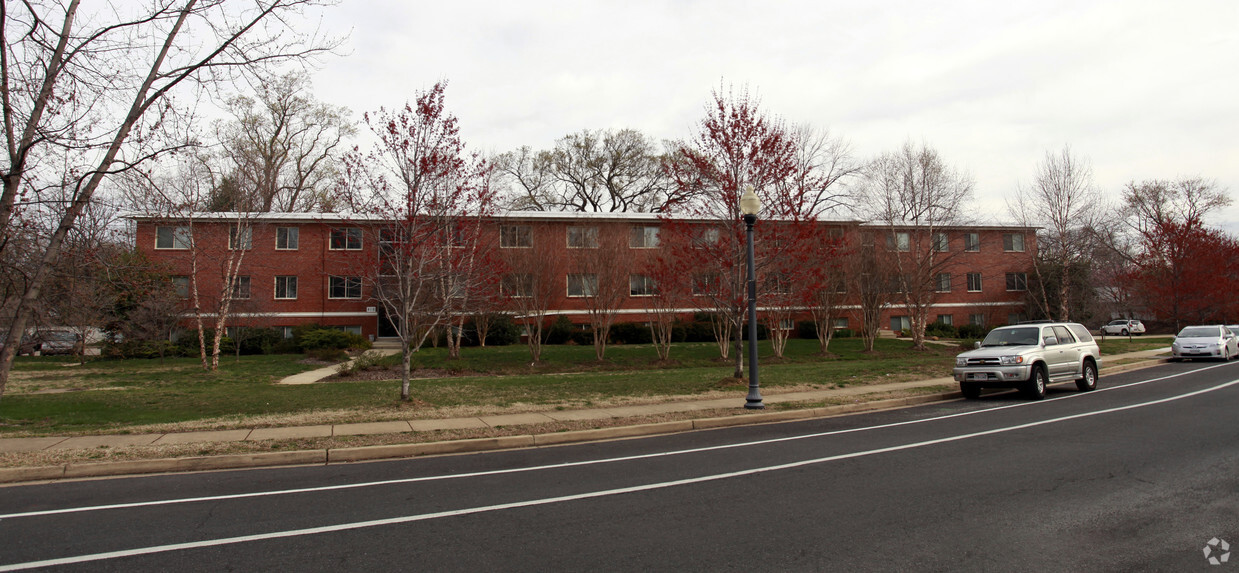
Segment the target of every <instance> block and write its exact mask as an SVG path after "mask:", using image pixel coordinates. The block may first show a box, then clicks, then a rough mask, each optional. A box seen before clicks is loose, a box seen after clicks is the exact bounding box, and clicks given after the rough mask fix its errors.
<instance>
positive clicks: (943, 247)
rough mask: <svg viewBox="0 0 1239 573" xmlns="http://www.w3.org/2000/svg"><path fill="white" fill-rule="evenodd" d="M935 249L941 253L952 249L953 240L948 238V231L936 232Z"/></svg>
mask: <svg viewBox="0 0 1239 573" xmlns="http://www.w3.org/2000/svg"><path fill="white" fill-rule="evenodd" d="M934 250H935V251H938V252H939V253H945V252H947V251H949V250H951V241H950V239H948V238H947V236H946V233H934Z"/></svg>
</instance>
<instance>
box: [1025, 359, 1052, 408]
mask: <svg viewBox="0 0 1239 573" xmlns="http://www.w3.org/2000/svg"><path fill="white" fill-rule="evenodd" d="M1047 383H1049V375H1048V374H1046V372H1045V365H1043V364H1038V365H1036V366H1033V369H1032V374H1031V375H1030V376H1029V377H1028V381H1027V382H1025V383H1024V394H1025V395H1027V396H1028V397H1029V398H1032V399H1033V400H1040V399H1042V398H1045V385H1046V384H1047Z"/></svg>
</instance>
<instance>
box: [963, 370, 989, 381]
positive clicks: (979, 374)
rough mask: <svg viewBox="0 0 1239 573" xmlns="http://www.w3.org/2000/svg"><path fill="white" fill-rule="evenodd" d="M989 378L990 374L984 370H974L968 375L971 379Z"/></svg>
mask: <svg viewBox="0 0 1239 573" xmlns="http://www.w3.org/2000/svg"><path fill="white" fill-rule="evenodd" d="M988 378H989V374H985V373H984V372H973V373H971V374H969V375H968V379H969V380H986V379H988Z"/></svg>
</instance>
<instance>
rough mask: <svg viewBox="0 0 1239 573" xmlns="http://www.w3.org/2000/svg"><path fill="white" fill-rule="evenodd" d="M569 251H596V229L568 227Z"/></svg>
mask: <svg viewBox="0 0 1239 573" xmlns="http://www.w3.org/2000/svg"><path fill="white" fill-rule="evenodd" d="M568 248H569V249H597V248H598V227H568Z"/></svg>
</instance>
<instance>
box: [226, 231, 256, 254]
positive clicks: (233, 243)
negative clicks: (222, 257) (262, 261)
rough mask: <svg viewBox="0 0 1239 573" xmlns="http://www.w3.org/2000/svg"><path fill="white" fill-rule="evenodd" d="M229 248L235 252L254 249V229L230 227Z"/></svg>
mask: <svg viewBox="0 0 1239 573" xmlns="http://www.w3.org/2000/svg"><path fill="white" fill-rule="evenodd" d="M228 248H229V249H231V250H234V251H248V250H250V249H252V248H254V229H253V228H251V227H240V228H238V227H229V228H228Z"/></svg>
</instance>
